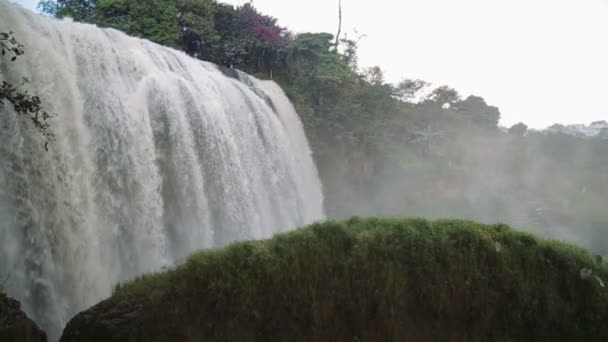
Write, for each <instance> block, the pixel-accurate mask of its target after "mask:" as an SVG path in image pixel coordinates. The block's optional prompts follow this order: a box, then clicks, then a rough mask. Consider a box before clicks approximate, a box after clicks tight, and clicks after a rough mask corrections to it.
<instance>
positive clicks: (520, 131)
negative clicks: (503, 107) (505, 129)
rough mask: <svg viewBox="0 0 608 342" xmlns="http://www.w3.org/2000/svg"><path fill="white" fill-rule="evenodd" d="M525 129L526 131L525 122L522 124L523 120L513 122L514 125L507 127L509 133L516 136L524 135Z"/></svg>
mask: <svg viewBox="0 0 608 342" xmlns="http://www.w3.org/2000/svg"><path fill="white" fill-rule="evenodd" d="M527 131H528V126H527V125H526V124H524V123H523V122H520V123H518V124H515V125H513V126H511V128H509V133H511V134H513V135H516V136H518V137H523V136H524V135H526V132H527Z"/></svg>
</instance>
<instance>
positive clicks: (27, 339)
mask: <svg viewBox="0 0 608 342" xmlns="http://www.w3.org/2000/svg"><path fill="white" fill-rule="evenodd" d="M0 342H46V334H45V333H44V331H42V330H41V329H40V328H39V327H38V325H36V323H34V321H32V320H31V319H29V318H28V317H27V315H26V314H25V313H24V312H23V311H21V304H19V302H18V301H16V300H14V299H12V298H9V297H8V296H7V295H5V294H4V293H1V292H0Z"/></svg>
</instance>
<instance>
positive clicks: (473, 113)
mask: <svg viewBox="0 0 608 342" xmlns="http://www.w3.org/2000/svg"><path fill="white" fill-rule="evenodd" d="M453 110H454V111H455V112H456V113H459V114H460V115H462V116H464V117H466V118H468V119H469V120H471V122H473V123H475V124H477V125H479V126H484V127H496V126H498V121H499V120H500V111H499V110H498V108H496V107H494V106H488V104H487V103H486V101H485V100H484V99H483V98H481V97H479V96H475V95H471V96H469V97H467V98H466V100H464V101H459V102H457V103H454V105H453Z"/></svg>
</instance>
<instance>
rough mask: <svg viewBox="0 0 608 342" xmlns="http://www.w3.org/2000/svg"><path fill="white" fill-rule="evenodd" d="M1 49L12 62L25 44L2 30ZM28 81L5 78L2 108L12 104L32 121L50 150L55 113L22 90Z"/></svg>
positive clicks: (0, 100) (1, 90)
mask: <svg viewBox="0 0 608 342" xmlns="http://www.w3.org/2000/svg"><path fill="white" fill-rule="evenodd" d="M0 51H1V53H2V58H5V57H7V55H8V58H9V59H10V61H11V62H14V61H15V60H16V59H17V57H19V56H21V55H23V53H24V51H23V45H21V44H19V42H18V41H17V40H16V39H15V37H14V36H13V33H12V32H8V33H7V32H0ZM28 82H29V80H28V79H26V78H23V82H22V83H21V84H19V85H16V86H15V85H13V84H12V83H10V82H7V81H4V80H3V81H2V84H0V108H2V107H4V106H6V104H10V105H11V106H12V108H13V110H15V112H17V114H19V115H20V116H21V117H23V118H25V119H26V120H28V121H30V122H31V123H32V125H33V126H34V128H35V129H36V130H37V131H38V132H40V134H42V135H43V136H44V138H45V143H44V149H45V150H47V151H48V145H49V143H50V142H51V141H53V140H54V139H55V134H54V133H53V131H52V130H51V126H50V124H49V121H48V120H49V119H51V118H52V117H53V116H54V114H50V113H48V112H47V111H46V110H44V108H43V107H42V101H41V100H40V98H39V97H38V96H34V95H31V94H29V93H28V91H27V90H22V88H23V86H24V85H25V84H27V83H28Z"/></svg>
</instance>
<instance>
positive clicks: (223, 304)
mask: <svg viewBox="0 0 608 342" xmlns="http://www.w3.org/2000/svg"><path fill="white" fill-rule="evenodd" d="M604 279H605V280H608V268H607V267H606V266H604V265H603V264H602V261H601V258H599V257H593V256H592V255H590V254H588V253H587V252H585V251H583V250H581V249H579V248H576V247H574V246H571V245H568V244H564V243H559V242H553V241H545V240H541V239H537V238H535V237H533V236H531V235H528V234H525V233H519V232H515V231H513V230H511V229H510V228H509V227H507V226H504V225H493V226H488V225H481V224H476V223H473V222H467V221H437V222H429V221H425V220H397V219H394V220H391V219H365V220H364V219H351V220H349V221H345V222H326V223H320V224H314V225H312V226H310V227H308V228H305V229H301V230H298V231H294V232H291V233H288V234H284V235H280V236H277V237H275V238H273V239H271V240H267V241H259V242H246V243H238V244H235V245H233V246H231V247H228V248H225V249H221V250H211V251H205V252H200V253H198V254H195V255H193V256H192V257H191V258H190V259H189V260H188V261H187V262H186V263H185V264H184V265H182V266H180V267H178V268H176V269H174V270H170V271H168V272H164V273H159V274H154V275H149V276H145V277H142V278H140V279H138V280H136V281H134V282H132V283H130V284H127V285H123V286H120V287H117V289H116V291H115V293H114V295H113V296H112V298H110V299H108V300H107V301H105V302H102V303H100V304H98V305H97V306H95V307H93V308H91V309H90V310H88V311H85V312H83V313H81V314H79V315H78V316H76V317H75V318H74V319H73V320H72V321H71V322H70V323H69V324H68V326H67V328H66V330H65V332H64V336H63V337H62V339H61V341H63V342H76V341H93V342H94V341H105V342H107V341H114V342H118V341H125V342H126V341H146V342H157V341H158V342H160V341H332V342H333V341H406V340H408V341H431V340H433V341H540V340H543V341H553V340H555V341H566V340H568V341H574V340H580V341H606V340H608V324H606V322H608V289H607V288H604V284H603V283H602V280H604Z"/></svg>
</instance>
